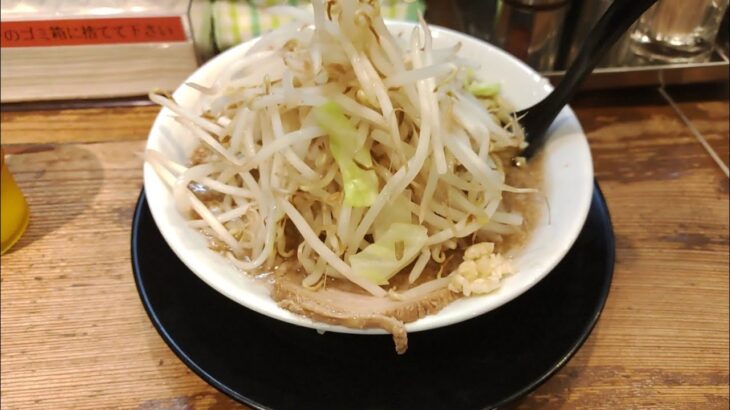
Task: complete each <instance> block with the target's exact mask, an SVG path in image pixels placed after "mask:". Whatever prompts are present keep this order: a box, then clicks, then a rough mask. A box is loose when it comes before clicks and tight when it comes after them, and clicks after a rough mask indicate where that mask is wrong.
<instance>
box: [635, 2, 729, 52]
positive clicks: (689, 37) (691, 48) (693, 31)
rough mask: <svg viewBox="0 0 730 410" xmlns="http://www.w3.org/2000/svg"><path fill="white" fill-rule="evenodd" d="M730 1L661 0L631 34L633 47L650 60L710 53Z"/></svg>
mask: <svg viewBox="0 0 730 410" xmlns="http://www.w3.org/2000/svg"><path fill="white" fill-rule="evenodd" d="M729 1H730V0H660V1H659V2H658V3H657V4H655V5H654V6H653V7H652V8H650V9H649V10H648V11H647V12H646V13H644V15H643V16H641V18H640V19H639V22H638V23H637V24H636V26H635V28H634V31H633V32H632V33H631V40H632V49H633V51H634V52H635V53H636V54H639V55H641V56H644V57H648V58H650V59H655V60H661V61H668V62H688V61H697V60H701V59H702V58H703V57H707V56H709V54H710V52H711V51H712V49H713V46H714V43H715V37H717V31H718V30H719V28H720V22H721V21H722V18H723V15H724V13H725V10H726V9H727V6H728V2H729Z"/></svg>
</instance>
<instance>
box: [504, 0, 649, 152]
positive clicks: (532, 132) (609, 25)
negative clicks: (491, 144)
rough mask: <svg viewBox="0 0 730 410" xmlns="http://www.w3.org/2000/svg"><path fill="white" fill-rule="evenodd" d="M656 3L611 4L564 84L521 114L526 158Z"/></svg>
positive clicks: (625, 0) (643, 0) (617, 0)
mask: <svg viewBox="0 0 730 410" xmlns="http://www.w3.org/2000/svg"><path fill="white" fill-rule="evenodd" d="M656 1H657V0H615V1H614V2H613V4H611V6H610V7H609V8H608V10H606V12H605V13H604V14H603V17H601V19H600V20H599V21H598V23H596V25H595V27H593V29H592V30H591V32H590V33H589V34H588V38H587V39H586V41H585V43H584V44H583V48H582V49H581V51H580V53H579V54H578V56H577V57H576V58H575V61H573V64H571V66H570V68H568V71H567V72H566V74H565V77H564V78H563V81H561V82H560V84H559V85H558V86H557V87H556V88H555V90H553V92H552V93H550V95H548V96H547V97H545V98H544V99H543V100H542V101H540V102H539V103H537V104H535V105H533V106H532V107H530V108H527V109H525V110H522V111H520V112H518V113H517V116H518V117H519V118H520V124H521V125H522V127H523V129H524V131H525V139H526V141H527V142H528V143H529V144H530V145H529V146H528V147H527V149H525V151H523V153H522V156H524V157H526V158H530V157H531V156H532V155H533V154H534V153H535V152H536V151H537V150H538V149H539V148H540V147H542V145H543V143H544V142H545V136H546V135H547V134H546V131H547V129H548V127H550V124H552V122H553V120H555V118H556V117H557V116H558V113H560V110H562V109H563V107H564V106H565V105H566V104H567V103H568V101H570V99H571V98H572V97H573V95H574V94H575V93H576V92H577V91H578V89H579V88H580V86H581V85H582V84H583V81H584V80H585V79H586V78H587V77H588V75H589V74H590V73H591V72H592V71H593V69H594V68H595V67H596V65H597V64H598V62H599V61H600V60H601V58H602V57H603V55H604V54H605V52H606V51H608V50H609V49H610V47H611V46H612V45H613V44H614V43H615V42H616V40H618V39H619V37H621V36H622V35H623V34H624V32H626V30H628V29H629V27H631V25H632V24H633V23H634V21H636V19H638V18H639V17H640V16H641V15H642V14H643V13H644V11H646V10H647V9H648V8H649V7H651V6H652V5H653V4H654V3H656Z"/></svg>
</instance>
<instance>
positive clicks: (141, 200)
mask: <svg viewBox="0 0 730 410" xmlns="http://www.w3.org/2000/svg"><path fill="white" fill-rule="evenodd" d="M593 202H596V203H597V204H598V206H599V208H600V213H601V216H602V218H605V221H606V223H607V226H608V232H606V234H605V239H606V241H607V247H608V258H607V261H606V262H607V263H606V267H605V276H606V286H604V287H603V289H601V293H600V295H599V299H600V300H599V302H598V303H597V304H596V307H595V309H594V312H593V315H592V317H591V320H590V321H589V323H588V325H587V326H586V327H585V329H584V330H583V331H582V332H581V333H580V335H578V337H577V338H576V340H575V343H574V344H573V346H572V347H571V348H570V349H569V350H568V351H567V352H566V353H565V354H564V355H563V357H562V358H561V359H560V360H559V361H558V362H556V363H555V364H554V365H553V366H552V367H551V368H550V369H549V370H547V371H546V372H545V373H544V374H543V375H542V376H540V377H539V378H537V379H535V380H534V381H533V382H532V383H529V384H528V385H526V386H524V387H523V388H522V389H520V390H518V391H515V393H513V394H512V395H510V396H508V397H506V398H504V399H503V400H502V401H501V402H499V403H497V404H496V405H494V406H492V407H485V409H492V408H495V409H498V408H504V407H505V406H508V405H509V404H512V403H514V402H516V401H517V400H518V399H520V398H522V397H525V396H527V395H528V394H530V393H531V392H533V391H535V390H536V389H537V388H538V387H540V386H541V385H543V384H544V383H545V382H546V381H547V380H548V379H550V378H551V377H552V376H554V375H555V374H556V373H557V372H558V371H559V370H560V369H562V368H563V367H564V366H565V365H566V364H567V363H568V361H570V359H572V358H573V356H575V354H576V353H577V352H578V350H580V348H581V347H582V346H583V344H584V343H585V342H586V340H587V339H588V337H589V336H590V334H591V333H592V332H593V329H594V328H595V326H596V324H597V323H598V319H599V318H600V316H601V313H602V312H603V309H604V307H605V305H606V301H607V300H608V296H609V293H610V290H611V285H612V283H613V273H614V269H615V265H616V239H615V234H614V231H613V222H612V219H611V214H610V212H609V209H608V204H607V202H606V198H605V196H604V195H603V191H601V189H600V187H599V185H598V182H597V181H594V184H593V194H592V200H591V203H593ZM144 206H147V198H146V195H145V191H144V188H142V190H141V192H140V194H139V196H138V198H137V203H136V205H135V207H134V216H133V218H132V230H131V248H130V254H131V260H132V271H133V276H134V283H135V286H136V288H137V293H138V294H139V297H140V301H141V302H142V305H143V307H144V310H145V312H146V313H147V316H148V317H149V319H150V321H151V322H152V325H153V326H154V328H155V330H156V331H157V333H158V334H159V335H160V337H161V338H162V340H163V341H164V342H165V344H166V345H167V346H168V347H169V348H170V350H172V352H173V353H174V354H175V355H176V356H177V357H178V359H180V360H181V361H182V362H183V363H184V364H185V366H187V367H188V368H189V369H190V370H192V371H193V372H194V373H195V374H196V375H197V376H198V377H200V378H201V379H202V380H203V381H205V382H206V383H208V384H209V385H211V386H213V387H214V388H216V389H217V390H218V391H220V392H222V393H223V394H225V395H226V396H228V397H230V398H231V399H233V400H235V401H237V402H239V403H242V404H245V405H248V406H251V407H253V408H255V409H262V410H264V409H272V408H271V407H268V406H265V405H263V404H261V403H258V402H257V401H255V400H253V399H251V398H249V397H246V396H244V395H242V394H240V393H238V392H237V391H235V390H233V389H231V388H229V387H228V386H226V385H225V384H223V383H221V382H220V381H218V380H217V379H216V378H215V377H213V376H212V375H210V374H209V373H208V372H206V371H205V369H203V368H202V367H200V366H199V365H198V364H197V363H196V362H195V361H194V360H193V359H192V358H191V357H190V356H188V355H187V354H186V353H185V352H184V351H183V350H182V348H180V346H178V344H177V343H176V342H175V340H174V338H173V337H172V336H171V335H170V334H169V333H168V331H167V329H165V326H164V325H163V324H162V322H161V321H160V319H159V317H158V316H157V313H155V311H154V309H153V308H152V304H151V302H150V300H149V298H148V296H147V292H146V288H145V285H144V283H143V281H142V277H141V276H142V267H141V266H140V264H139V258H137V256H136V249H137V243H138V234H139V230H138V227H139V223H140V218H141V214H142V209H143V207H144ZM586 222H587V221H586ZM155 229H157V227H155ZM220 296H221V297H223V298H225V296H224V295H220ZM508 303H509V302H508ZM241 308H244V309H245V307H244V306H241ZM485 314H489V312H487V313H485ZM480 316H481V315H480ZM477 317H479V316H477ZM473 319H474V318H472V319H469V320H473ZM292 326H296V325H292Z"/></svg>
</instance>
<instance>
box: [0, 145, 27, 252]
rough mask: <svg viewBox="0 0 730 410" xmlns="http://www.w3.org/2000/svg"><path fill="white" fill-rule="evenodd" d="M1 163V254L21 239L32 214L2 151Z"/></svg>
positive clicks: (0, 154)
mask: <svg viewBox="0 0 730 410" xmlns="http://www.w3.org/2000/svg"><path fill="white" fill-rule="evenodd" d="M0 162H1V163H2V165H0V166H1V167H2V183H0V187H1V188H2V195H0V198H1V199H2V202H1V203H0V214H1V216H2V220H0V230H1V231H2V238H0V239H2V241H1V243H0V245H1V248H2V249H0V254H4V253H5V252H7V250H8V249H10V247H12V246H13V245H14V244H15V242H17V241H18V239H20V237H21V236H22V235H23V232H25V228H26V227H27V226H28V219H29V216H30V213H29V211H28V203H27V202H26V201H25V197H24V196H23V193H22V192H20V188H18V184H16V183H15V180H14V179H13V176H12V175H11V174H10V171H8V167H7V166H6V164H5V153H4V152H2V150H0Z"/></svg>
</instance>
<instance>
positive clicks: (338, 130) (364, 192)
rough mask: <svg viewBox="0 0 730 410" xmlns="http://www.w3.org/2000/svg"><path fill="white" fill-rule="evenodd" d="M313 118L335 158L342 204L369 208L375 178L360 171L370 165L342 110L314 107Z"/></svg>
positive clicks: (329, 105) (328, 105)
mask: <svg viewBox="0 0 730 410" xmlns="http://www.w3.org/2000/svg"><path fill="white" fill-rule="evenodd" d="M314 119H315V120H316V121H317V125H319V126H320V127H321V128H322V129H323V130H324V131H325V132H327V135H328V136H329V147H330V153H331V154H332V156H333V157H334V158H335V162H337V166H338V167H339V168H340V173H341V174H342V181H343V184H344V186H345V203H346V204H347V205H349V206H351V207H353V208H358V207H365V206H370V205H371V204H372V203H373V201H375V198H376V197H377V196H378V176H377V175H376V174H375V171H373V170H365V169H362V168H360V166H359V165H358V164H360V165H362V166H364V167H370V166H372V164H373V160H372V157H371V156H370V151H369V150H367V149H365V148H364V143H365V141H364V139H363V138H360V136H359V135H358V132H357V129H356V128H355V126H354V125H353V124H352V123H351V122H350V120H349V119H348V118H347V117H346V116H345V113H344V112H343V111H342V108H341V107H340V106H339V105H338V104H337V103H335V102H332V101H329V102H327V103H325V104H322V105H320V106H318V107H315V108H314Z"/></svg>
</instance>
